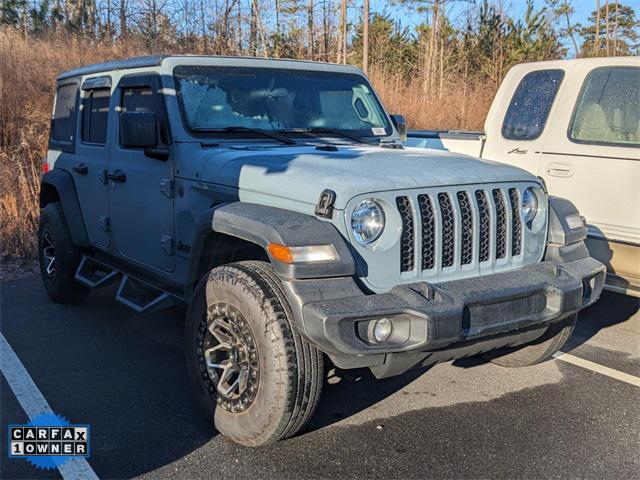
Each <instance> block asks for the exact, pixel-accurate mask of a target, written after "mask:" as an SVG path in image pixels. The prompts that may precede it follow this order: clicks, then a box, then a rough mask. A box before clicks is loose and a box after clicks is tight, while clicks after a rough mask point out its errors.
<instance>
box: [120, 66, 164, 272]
mask: <svg viewBox="0 0 640 480" xmlns="http://www.w3.org/2000/svg"><path fill="white" fill-rule="evenodd" d="M114 95H116V96H117V104H118V111H119V112H153V113H155V114H156V118H157V119H158V138H159V139H160V142H161V146H168V145H169V143H170V136H169V130H168V123H167V120H166V110H165V106H164V99H163V97H162V94H161V85H160V76H159V75H158V74H142V75H141V74H133V75H127V76H124V77H122V79H121V80H120V82H119V84H118V88H117V89H116V92H114ZM114 124H115V125H116V128H115V132H114V142H113V148H112V149H111V159H110V163H109V177H110V178H109V182H110V185H111V190H110V198H109V204H110V214H111V223H112V241H113V243H114V244H115V245H114V246H113V247H114V248H115V249H117V250H118V252H119V254H120V255H122V256H124V257H128V258H130V259H132V260H135V261H137V262H139V263H141V264H144V265H145V266H149V267H153V268H156V269H159V270H163V271H173V269H174V265H175V257H174V248H175V247H174V240H173V237H174V235H173V194H172V191H173V190H172V188H171V185H172V184H173V183H172V182H173V162H172V160H171V159H167V160H159V159H156V158H151V157H149V156H147V155H146V154H145V152H144V150H143V149H132V148H125V147H123V146H122V144H121V142H120V135H119V131H120V121H119V117H118V118H116V119H115V121H114Z"/></svg>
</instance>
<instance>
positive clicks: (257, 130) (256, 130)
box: [194, 126, 298, 145]
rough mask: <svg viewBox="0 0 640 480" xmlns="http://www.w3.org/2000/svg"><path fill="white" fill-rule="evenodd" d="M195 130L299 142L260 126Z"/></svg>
mask: <svg viewBox="0 0 640 480" xmlns="http://www.w3.org/2000/svg"><path fill="white" fill-rule="evenodd" d="M194 130H196V131H199V132H213V133H243V132H244V133H257V134H258V135H262V136H264V137H268V138H272V139H273V140H277V141H279V142H282V143H286V144H287V145H296V144H297V143H298V142H296V141H294V140H291V139H290V138H287V137H283V136H282V135H278V134H277V133H271V132H268V131H266V130H262V129H260V128H249V127H241V126H233V127H224V128H195V129H194Z"/></svg>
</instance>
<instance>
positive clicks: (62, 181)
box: [40, 169, 89, 247]
mask: <svg viewBox="0 0 640 480" xmlns="http://www.w3.org/2000/svg"><path fill="white" fill-rule="evenodd" d="M54 191H55V193H56V194H57V199H59V201H60V204H61V206H62V211H63V213H64V217H65V219H66V220H67V226H68V227H69V232H70V233H71V240H72V241H73V244H74V245H76V246H77V247H88V246H89V236H88V235H87V227H86V225H85V223H84V218H83V217H82V210H81V209H80V202H79V201H78V192H77V191H76V186H75V183H74V182H73V178H72V177H71V175H70V174H69V173H67V172H65V171H64V170H60V169H53V170H51V171H49V172H47V173H45V174H44V175H43V176H42V180H41V182H40V208H44V207H45V206H46V205H47V204H49V203H51V202H52V201H56V200H57V199H56V195H53V192H54Z"/></svg>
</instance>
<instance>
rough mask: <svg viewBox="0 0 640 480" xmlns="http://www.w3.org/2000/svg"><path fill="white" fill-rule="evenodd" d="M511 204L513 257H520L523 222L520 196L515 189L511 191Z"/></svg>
mask: <svg viewBox="0 0 640 480" xmlns="http://www.w3.org/2000/svg"><path fill="white" fill-rule="evenodd" d="M509 203H510V204H511V218H513V228H512V229H511V255H513V256H515V255H520V252H521V251H522V222H521V221H520V196H519V195H518V190H516V189H515V188H510V189H509Z"/></svg>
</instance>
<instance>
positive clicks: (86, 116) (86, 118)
mask: <svg viewBox="0 0 640 480" xmlns="http://www.w3.org/2000/svg"><path fill="white" fill-rule="evenodd" d="M110 97H111V92H110V90H109V89H108V88H101V89H96V90H88V91H86V92H85V97H84V98H83V99H82V133H81V136H80V138H81V139H82V141H83V142H85V143H94V144H99V145H104V144H105V142H106V140H107V125H108V119H109V98H110Z"/></svg>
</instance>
